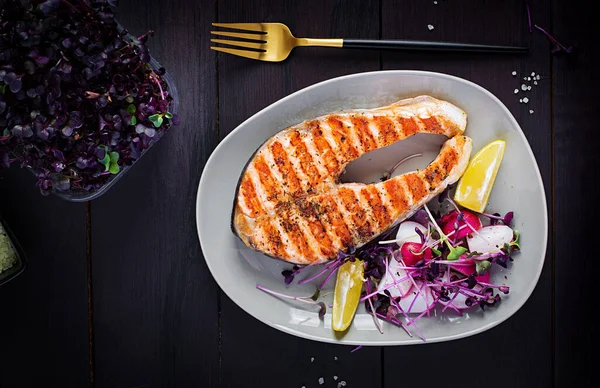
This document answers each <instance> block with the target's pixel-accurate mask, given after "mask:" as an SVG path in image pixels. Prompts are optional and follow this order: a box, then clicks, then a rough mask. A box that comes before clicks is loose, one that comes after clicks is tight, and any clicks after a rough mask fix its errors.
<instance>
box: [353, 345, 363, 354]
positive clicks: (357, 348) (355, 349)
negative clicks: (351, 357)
mask: <svg viewBox="0 0 600 388" xmlns="http://www.w3.org/2000/svg"><path fill="white" fill-rule="evenodd" d="M362 348H363V346H362V345H358V346H357V347H355V348H354V349H352V350H351V351H350V353H354V352H356V351H357V350H359V349H362Z"/></svg>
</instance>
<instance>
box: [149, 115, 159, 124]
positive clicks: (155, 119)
mask: <svg viewBox="0 0 600 388" xmlns="http://www.w3.org/2000/svg"><path fill="white" fill-rule="evenodd" d="M159 117H160V113H156V114H153V115H152V116H148V120H150V121H152V122H153V123H154V122H156V121H157V120H158V118H159Z"/></svg>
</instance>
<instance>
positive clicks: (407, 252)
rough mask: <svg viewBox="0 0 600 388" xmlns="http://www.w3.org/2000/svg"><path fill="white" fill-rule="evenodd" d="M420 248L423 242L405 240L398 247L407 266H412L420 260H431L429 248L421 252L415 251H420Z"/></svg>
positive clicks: (431, 255) (431, 254) (431, 253)
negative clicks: (405, 241)
mask: <svg viewBox="0 0 600 388" xmlns="http://www.w3.org/2000/svg"><path fill="white" fill-rule="evenodd" d="M422 249H423V244H421V243H414V242H407V243H404V244H402V247H400V254H401V257H402V259H403V260H404V263H405V264H406V265H408V266H413V265H415V264H417V263H418V262H419V261H421V260H427V261H429V260H431V258H432V257H433V252H432V251H431V248H427V249H425V251H424V252H423V253H421V254H417V253H415V252H420V251H421V250H422Z"/></svg>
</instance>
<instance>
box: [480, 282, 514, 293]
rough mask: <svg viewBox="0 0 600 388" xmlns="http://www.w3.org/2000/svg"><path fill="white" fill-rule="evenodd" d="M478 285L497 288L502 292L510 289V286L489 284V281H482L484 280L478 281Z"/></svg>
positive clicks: (507, 291)
mask: <svg viewBox="0 0 600 388" xmlns="http://www.w3.org/2000/svg"><path fill="white" fill-rule="evenodd" d="M479 284H480V285H482V286H485V287H490V288H497V289H498V291H500V292H502V293H504V294H508V293H509V291H510V287H509V286H497V285H495V284H491V283H484V282H479Z"/></svg>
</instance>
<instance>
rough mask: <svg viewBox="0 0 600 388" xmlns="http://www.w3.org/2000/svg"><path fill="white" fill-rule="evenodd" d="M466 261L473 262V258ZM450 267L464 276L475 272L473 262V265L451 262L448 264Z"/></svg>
mask: <svg viewBox="0 0 600 388" xmlns="http://www.w3.org/2000/svg"><path fill="white" fill-rule="evenodd" d="M461 261H462V260H461ZM466 261H467V260H465V262H466ZM468 261H471V262H473V260H468ZM450 268H452V269H453V270H455V271H456V272H460V273H461V274H463V275H465V276H470V275H472V274H474V273H475V272H476V267H475V264H473V265H452V264H450Z"/></svg>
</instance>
